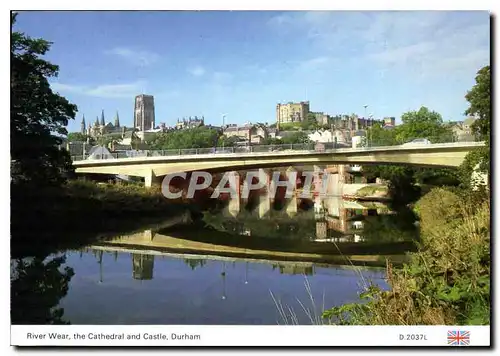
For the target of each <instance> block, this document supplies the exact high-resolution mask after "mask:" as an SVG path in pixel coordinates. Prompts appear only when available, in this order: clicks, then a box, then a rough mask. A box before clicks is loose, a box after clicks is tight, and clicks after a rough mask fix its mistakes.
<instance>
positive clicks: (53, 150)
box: [10, 14, 76, 187]
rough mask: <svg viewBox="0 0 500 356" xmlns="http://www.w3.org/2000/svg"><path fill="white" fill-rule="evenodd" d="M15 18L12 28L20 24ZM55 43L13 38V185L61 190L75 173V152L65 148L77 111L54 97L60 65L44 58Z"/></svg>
mask: <svg viewBox="0 0 500 356" xmlns="http://www.w3.org/2000/svg"><path fill="white" fill-rule="evenodd" d="M16 15H17V14H13V15H12V18H11V19H12V24H13V25H14V23H15V22H16ZM50 45H51V43H50V42H47V41H46V40H43V39H33V38H31V37H29V36H27V35H25V34H24V33H21V32H17V31H14V32H12V37H11V49H10V59H11V86H10V88H11V99H12V100H11V115H10V121H11V124H10V139H11V140H10V141H11V175H12V182H13V184H19V183H25V184H36V185H37V186H39V187H40V186H45V185H60V184H62V183H63V182H64V181H65V179H66V178H67V175H68V174H70V173H71V172H72V170H73V168H72V163H71V158H70V156H69V153H68V152H67V151H66V150H64V149H60V148H59V147H58V145H60V144H61V143H62V137H63V136H64V135H66V134H67V131H66V128H65V127H66V125H67V124H68V120H70V119H74V118H75V114H76V106H75V105H73V104H70V103H69V102H68V100H66V99H65V98H64V97H62V96H60V95H58V94H55V93H54V92H52V90H51V88H50V85H49V82H48V78H50V77H56V76H57V74H58V71H59V68H58V66H56V65H54V64H51V63H49V62H47V61H46V60H44V59H42V58H41V56H43V55H45V54H46V53H47V51H48V50H49V49H50Z"/></svg>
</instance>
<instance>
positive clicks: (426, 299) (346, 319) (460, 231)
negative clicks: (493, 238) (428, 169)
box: [323, 188, 491, 325]
mask: <svg viewBox="0 0 500 356" xmlns="http://www.w3.org/2000/svg"><path fill="white" fill-rule="evenodd" d="M416 210H417V211H418V213H419V216H420V228H421V242H420V246H419V250H418V251H417V252H414V253H410V262H409V263H407V264H404V265H403V267H402V268H400V269H396V268H393V267H392V266H391V265H390V264H388V269H387V279H388V282H389V285H390V286H391V289H390V290H389V291H382V290H380V289H379V288H378V287H376V286H370V287H369V288H367V290H366V292H365V293H363V294H362V295H361V296H360V298H361V301H360V302H358V303H350V304H345V305H341V306H336V307H333V308H331V309H329V310H327V311H325V313H324V315H323V316H325V317H327V318H329V319H330V321H331V322H332V323H335V324H340V325H346V324H350V325H353V324H355V325H488V324H489V323H490V264H491V263H490V202H489V200H488V199H484V197H483V199H479V200H478V199H475V198H474V197H471V196H470V194H463V193H462V194H456V193H454V192H451V191H449V190H446V189H443V188H435V189H433V190H431V191H430V192H429V193H428V194H427V195H425V196H424V197H422V198H421V199H420V201H419V202H418V203H417V204H416Z"/></svg>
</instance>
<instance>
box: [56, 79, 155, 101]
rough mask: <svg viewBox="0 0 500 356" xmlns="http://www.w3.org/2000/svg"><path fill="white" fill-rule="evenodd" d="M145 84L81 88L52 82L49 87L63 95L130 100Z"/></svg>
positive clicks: (135, 83)
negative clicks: (72, 94)
mask: <svg viewBox="0 0 500 356" xmlns="http://www.w3.org/2000/svg"><path fill="white" fill-rule="evenodd" d="M145 84H146V83H145V82H144V81H137V82H134V83H126V84H107V85H98V86H83V85H70V84H64V83H58V82H54V83H51V85H50V86H51V88H52V89H53V90H55V91H58V92H63V93H64V92H66V93H75V94H81V95H86V96H94V97H99V98H131V97H134V96H136V95H137V94H138V93H141V92H142V91H143V89H144V86H145Z"/></svg>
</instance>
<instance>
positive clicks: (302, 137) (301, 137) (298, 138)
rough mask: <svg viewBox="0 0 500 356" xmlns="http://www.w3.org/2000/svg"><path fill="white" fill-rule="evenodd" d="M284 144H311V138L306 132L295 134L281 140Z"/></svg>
mask: <svg viewBox="0 0 500 356" xmlns="http://www.w3.org/2000/svg"><path fill="white" fill-rule="evenodd" d="M281 141H282V142H283V143H284V144H290V143H309V142H311V141H310V140H309V137H308V135H307V133H305V132H304V131H297V132H293V133H292V134H291V135H287V136H285V137H283V138H282V139H281Z"/></svg>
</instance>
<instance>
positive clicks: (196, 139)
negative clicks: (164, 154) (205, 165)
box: [150, 126, 220, 150]
mask: <svg viewBox="0 0 500 356" xmlns="http://www.w3.org/2000/svg"><path fill="white" fill-rule="evenodd" d="M219 135H220V132H219V131H217V130H215V129H212V128H207V127H205V126H199V127H195V128H191V129H185V130H175V131H170V132H165V133H159V134H157V135H156V136H155V138H154V139H152V140H151V142H150V148H151V149H154V150H169V149H185V148H209V147H215V146H217V145H219V144H218V140H219Z"/></svg>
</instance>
